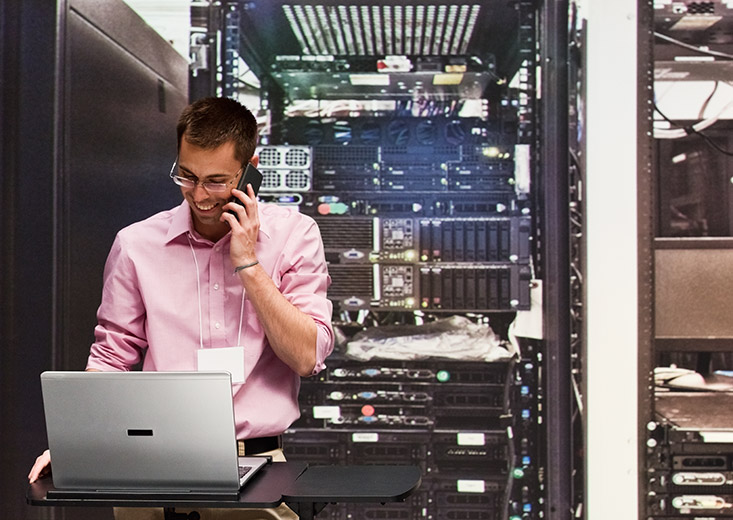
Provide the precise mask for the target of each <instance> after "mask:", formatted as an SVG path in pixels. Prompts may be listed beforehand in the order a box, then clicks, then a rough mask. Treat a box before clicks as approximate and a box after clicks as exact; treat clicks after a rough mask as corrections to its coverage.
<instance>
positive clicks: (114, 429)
mask: <svg viewBox="0 0 733 520" xmlns="http://www.w3.org/2000/svg"><path fill="white" fill-rule="evenodd" d="M41 388H42V392H43V405H44V412H45V416H46V429H47V434H48V443H49V449H50V451H51V459H52V468H53V481H54V487H55V488H57V489H58V490H71V491H76V490H81V491H83V492H95V493H103V492H105V491H109V492H115V493H116V494H120V493H127V492H129V493H131V494H146V495H147V494H152V495H163V494H174V495H175V494H181V493H182V494H187V495H197V496H198V495H199V494H205V495H209V494H210V495H212V496H216V495H222V496H236V495H237V493H238V490H239V488H240V487H241V485H242V483H240V478H239V473H240V471H239V458H238V457H237V445H236V435H235V429H234V407H233V404H232V387H231V382H230V376H229V374H228V373H226V372H44V373H43V374H41ZM248 459H252V460H250V461H249V462H254V463H256V465H258V466H260V467H261V465H262V464H264V463H265V459H264V458H251V457H250V458H248ZM257 469H258V468H257ZM255 473H256V469H254V470H250V471H249V472H248V473H247V477H246V478H251V477H252V476H253V475H254V474H255Z"/></svg>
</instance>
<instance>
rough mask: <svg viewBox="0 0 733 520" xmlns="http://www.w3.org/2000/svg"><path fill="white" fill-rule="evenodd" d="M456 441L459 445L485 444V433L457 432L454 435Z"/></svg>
mask: <svg viewBox="0 0 733 520" xmlns="http://www.w3.org/2000/svg"><path fill="white" fill-rule="evenodd" d="M456 443H457V444H458V445H459V446H485V445H486V435H484V434H483V433H459V434H458V435H457V436H456Z"/></svg>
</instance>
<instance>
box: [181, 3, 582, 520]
mask: <svg viewBox="0 0 733 520" xmlns="http://www.w3.org/2000/svg"><path fill="white" fill-rule="evenodd" d="M211 9H213V8H212V7H209V10H210V11H211ZM194 10H197V11H196V13H197V16H196V17H194V16H192V19H195V18H198V19H206V20H208V21H209V22H207V23H210V20H212V19H216V20H220V21H221V23H220V25H219V30H218V32H217V33H216V35H217V37H218V40H216V41H215V39H214V36H215V34H214V33H211V36H212V40H211V44H212V46H213V47H217V46H219V47H220V49H221V50H220V52H219V55H218V65H217V70H216V72H217V73H218V76H219V78H220V82H219V84H218V88H219V90H218V93H220V94H223V95H230V96H233V97H237V96H238V95H240V94H241V88H239V87H242V79H241V74H242V72H241V71H242V70H243V69H246V70H251V71H252V72H254V74H255V75H256V76H257V78H258V79H259V82H260V89H259V97H260V106H259V108H260V111H259V115H260V117H261V119H262V120H263V121H264V125H263V126H264V129H263V132H262V138H261V145H260V147H259V148H258V155H259V157H260V169H261V171H262V172H263V174H264V179H263V184H262V187H261V190H260V199H261V200H263V201H265V202H272V203H277V204H284V205H293V206H297V207H298V209H299V210H300V211H301V212H304V213H306V214H309V215H311V216H313V217H314V219H315V220H316V222H317V223H318V225H319V227H320V229H321V233H322V235H323V240H324V246H325V248H326V257H327V260H328V262H329V273H330V275H331V278H332V285H331V287H330V289H329V298H330V299H331V300H332V301H333V303H334V326H335V329H336V331H337V336H338V341H337V346H336V349H335V352H334V354H333V355H332V356H330V357H329V359H328V360H327V365H328V368H327V370H325V371H324V372H323V373H321V374H320V375H319V376H317V377H314V378H309V379H305V380H303V382H302V387H301V392H300V406H301V418H300V419H299V420H298V421H297V422H296V423H294V424H293V425H292V427H291V428H290V429H289V430H288V431H287V432H286V434H285V437H286V438H285V446H286V455H287V456H288V458H289V459H293V460H300V459H302V460H306V461H308V462H310V463H322V464H333V463H404V464H417V465H419V466H420V467H421V468H422V470H423V484H422V486H421V488H420V489H419V490H418V492H417V493H416V494H414V495H413V496H412V497H411V498H410V499H409V500H408V501H407V502H406V503H404V504H394V505H389V506H376V507H373V508H368V509H366V510H365V509H364V508H360V509H359V510H358V511H357V510H354V509H353V507H351V506H349V505H342V506H331V507H329V508H326V510H324V511H323V512H322V513H320V515H321V516H324V517H326V518H349V517H364V518H405V519H408V518H436V519H443V518H445V519H474V518H475V519H484V518H485V519H493V518H511V519H518V518H527V519H533V518H543V517H548V518H549V517H553V516H554V515H555V514H560V515H561V516H563V515H565V513H566V511H563V510H560V511H557V513H556V512H555V509H554V503H553V508H551V509H549V510H546V503H547V502H546V488H545V486H546V484H547V480H548V475H547V473H548V471H549V472H555V473H559V472H567V473H568V474H569V473H570V471H571V468H570V467H569V466H567V467H565V466H563V464H562V463H563V462H564V461H565V459H563V457H564V455H562V454H558V455H557V456H555V457H554V458H552V462H553V463H554V464H557V465H558V466H562V467H557V468H553V469H552V470H548V468H547V463H548V459H547V446H548V443H550V444H553V443H554V445H555V446H560V445H566V444H567V443H568V442H570V441H569V440H567V439H566V438H563V437H562V433H563V432H562V431H561V430H562V428H566V429H568V430H569V428H570V426H569V424H568V425H563V426H562V427H560V426H559V422H560V419H558V420H556V421H555V422H554V425H555V426H554V427H555V428H556V430H555V431H554V432H553V433H554V434H560V437H561V438H560V439H558V438H557V437H555V436H553V438H552V440H548V436H547V434H546V431H545V426H544V424H543V417H544V414H545V413H546V408H544V407H543V406H546V399H547V396H545V395H544V391H545V389H544V388H543V380H544V377H545V373H544V364H545V359H546V355H547V352H546V344H545V342H544V341H542V340H541V339H538V338H533V337H528V336H522V335H520V336H516V335H515V334H513V331H514V329H515V326H516V318H517V316H520V315H529V314H530V313H532V312H533V310H534V311H537V306H538V305H540V306H541V302H538V301H537V294H538V290H539V286H540V285H541V284H540V282H539V279H538V278H539V277H538V272H540V273H542V270H543V268H545V265H544V263H543V260H542V256H543V253H541V252H544V254H549V253H548V252H547V251H546V250H545V249H543V248H544V247H545V246H544V244H543V243H542V233H541V232H540V230H541V228H542V226H544V225H545V223H544V220H545V218H544V216H543V215H542V214H541V212H542V211H546V210H545V208H544V205H543V203H542V202H543V200H542V198H543V196H542V194H541V193H538V190H537V187H538V186H543V183H542V182H539V179H538V177H539V168H540V167H539V164H538V157H539V150H540V147H539V145H538V142H539V139H540V132H539V125H538V119H539V117H540V115H539V109H538V106H537V101H536V99H537V96H538V93H537V91H536V82H537V78H536V69H537V65H538V63H537V55H538V53H537V47H538V30H539V29H538V28H539V23H540V21H539V20H538V12H539V11H538V10H539V7H538V5H536V4H535V3H534V2H530V1H520V2H516V3H514V4H512V5H505V4H503V3H499V2H493V1H483V2H475V3H473V4H465V5H464V4H463V3H460V2H453V1H445V2H435V1H429V2H422V3H414V2H396V3H395V2H381V1H375V2H369V3H363V2H360V3H358V4H356V3H355V4H352V5H343V4H340V3H337V2H330V1H323V2H317V3H313V2H266V3H240V2H229V3H223V4H222V5H221V6H220V7H219V8H218V10H217V12H216V13H215V14H214V15H212V14H211V12H209V13H208V14H207V15H206V16H203V15H202V12H201V8H200V7H196V8H194ZM192 13H193V11H192ZM209 29H210V27H209ZM216 42H218V43H216ZM205 77H206V78H207V81H208V79H209V76H205ZM193 81H194V83H195V79H193ZM543 160H550V159H545V158H543ZM562 175H563V173H562V172H557V173H556V176H555V177H554V178H555V179H558V178H560V179H561V177H562ZM564 175H566V176H567V171H565V172H564ZM561 181H562V179H561ZM545 182H547V181H545ZM565 189H568V188H567V184H566V185H565ZM565 233H567V231H565ZM566 297H567V295H563V294H560V296H559V297H558V299H557V300H556V301H558V302H560V304H564V305H567V302H563V298H566ZM533 298H534V301H533ZM558 376H559V375H558ZM557 380H561V378H560V377H558V379H557ZM557 405H558V406H565V405H563V404H560V403H558V404H557ZM564 413H566V411H565V412H563V413H561V414H559V415H558V416H557V417H558V418H560V417H563V414H564ZM565 448H567V446H565ZM560 451H564V450H555V452H556V453H559V452H560ZM567 451H569V449H568V450H567ZM567 462H569V461H567ZM552 478H554V476H553V477H551V479H552ZM556 481H557V482H560V484H559V487H558V486H557V485H556V489H558V490H559V491H560V492H565V490H564V489H562V488H563V486H566V485H567V484H566V482H567V479H557V480H556ZM569 502H570V500H569V498H563V503H564V504H569Z"/></svg>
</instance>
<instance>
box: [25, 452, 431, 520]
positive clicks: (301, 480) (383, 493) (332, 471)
mask: <svg viewBox="0 0 733 520" xmlns="http://www.w3.org/2000/svg"><path fill="white" fill-rule="evenodd" d="M420 482H421V475H420V469H419V468H418V467H417V466H371V465H355V466H308V465H307V464H305V463H303V462H273V463H272V464H268V465H266V466H265V467H263V468H262V469H261V470H260V472H259V474H257V475H256V476H255V477H254V478H253V479H252V480H250V481H249V482H248V483H247V484H246V485H245V487H244V488H243V489H242V490H241V491H240V493H239V499H238V500H224V499H210V498H209V499H206V498H203V499H200V498H195V499H190V498H187V497H185V496H181V497H166V498H164V499H161V498H159V497H155V496H152V497H146V496H144V495H134V496H129V495H125V496H122V495H120V496H105V497H99V496H94V495H80V496H78V497H74V498H53V491H54V490H55V488H54V486H53V480H52V478H49V477H46V478H42V479H40V480H38V481H36V482H34V483H33V484H31V485H30V486H29V488H28V491H27V493H26V501H27V502H28V503H29V504H31V505H34V506H94V507H113V506H114V507H162V508H165V509H166V515H167V516H171V517H172V515H169V513H171V512H174V511H175V507H186V508H196V507H200V508H247V507H254V508H270V507H277V506H278V505H280V504H281V503H283V502H285V503H286V504H287V505H288V506H289V507H290V508H291V509H293V511H295V513H297V514H298V516H299V517H300V518H301V519H303V520H312V519H313V518H314V517H315V516H316V515H317V514H318V513H319V512H320V511H321V510H322V509H323V508H324V507H326V505H328V504H329V503H339V502H352V503H386V502H401V501H403V500H404V499H405V498H407V497H408V496H410V494H412V492H413V491H415V490H416V489H417V488H418V486H419V485H420ZM49 492H51V498H49V496H48V495H49Z"/></svg>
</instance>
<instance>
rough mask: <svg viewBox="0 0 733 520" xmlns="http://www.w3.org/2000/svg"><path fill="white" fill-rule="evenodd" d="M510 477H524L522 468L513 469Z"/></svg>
mask: <svg viewBox="0 0 733 520" xmlns="http://www.w3.org/2000/svg"><path fill="white" fill-rule="evenodd" d="M512 475H513V476H514V478H522V477H524V470H523V469H522V468H514V471H512Z"/></svg>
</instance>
